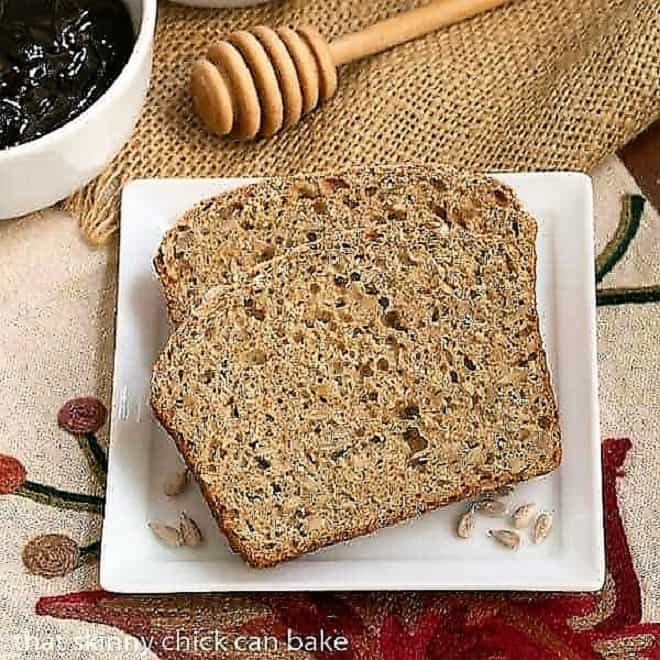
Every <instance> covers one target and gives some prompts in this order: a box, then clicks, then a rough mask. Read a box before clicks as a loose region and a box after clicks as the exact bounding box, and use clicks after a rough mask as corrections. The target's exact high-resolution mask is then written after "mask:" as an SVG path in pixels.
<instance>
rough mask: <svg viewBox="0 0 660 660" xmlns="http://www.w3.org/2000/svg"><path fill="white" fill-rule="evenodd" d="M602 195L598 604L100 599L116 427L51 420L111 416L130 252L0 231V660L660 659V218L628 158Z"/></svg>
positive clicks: (429, 597)
mask: <svg viewBox="0 0 660 660" xmlns="http://www.w3.org/2000/svg"><path fill="white" fill-rule="evenodd" d="M593 176H594V185H595V192H596V248H597V252H598V254H599V255H600V256H599V259H598V262H597V270H598V284H597V287H598V302H599V309H598V363H599V369H600V404H601V418H602V436H603V438H607V439H606V440H604V443H603V456H604V476H605V497H606V509H607V520H606V531H607V566H608V577H607V581H606V584H605V588H604V589H603V591H602V592H601V593H598V594H562V595H533V594H531V595H530V594H528V595H513V594H508V595H506V594H503V595H500V594H460V593H451V594H438V593H426V594H415V593H401V594H343V595H342V594H325V595H314V594H294V595H270V596H264V595H242V596H223V595H220V594H217V595H197V596H185V595H179V596H162V597H142V596H120V595H115V594H109V593H106V592H103V591H101V590H99V587H98V584H97V569H98V563H97V557H98V552H99V538H100V532H101V520H102V509H103V492H104V487H103V484H104V467H105V455H106V451H107V447H106V431H107V423H104V421H105V420H104V419H103V415H102V413H99V412H98V411H97V413H98V414H96V416H94V415H92V418H93V419H91V422H90V420H87V422H89V423H90V425H89V427H85V428H84V429H83V430H84V432H82V433H80V434H78V435H73V434H71V433H69V432H67V430H66V423H62V419H60V425H58V419H57V414H58V411H59V410H60V408H61V406H62V405H63V403H64V402H65V401H67V400H69V399H71V398H74V397H78V396H82V395H90V396H93V397H96V398H97V399H98V400H100V401H102V402H105V403H106V404H107V402H108V401H109V400H110V386H111V364H112V352H113V350H112V349H113V339H114V301H115V282H116V270H117V251H116V243H113V244H112V245H111V246H109V247H108V248H107V249H106V248H104V249H100V250H96V251H95V250H91V249H89V248H88V247H87V246H86V245H85V244H84V242H83V241H82V239H81V238H80V236H79V233H78V229H77V227H76V226H75V224H74V223H73V222H72V221H71V220H70V218H68V217H67V216H66V215H65V214H63V213H61V212H58V211H49V212H46V213H43V214H40V215H37V216H31V217H27V218H24V219H21V220H16V221H13V222H8V223H3V224H2V225H0V282H2V285H1V287H0V310H1V312H0V391H1V392H2V415H0V524H1V525H2V531H3V533H2V536H1V538H0V566H1V569H2V576H3V580H2V586H3V589H2V591H1V592H0V649H2V650H1V651H0V656H1V657H2V658H3V659H4V658H6V659H7V660H14V659H16V660H17V659H19V658H20V659H28V658H30V659H31V658H58V659H59V658H62V659H66V660H68V659H73V658H85V659H87V658H99V659H101V658H104V659H105V658H113V659H114V658H138V657H160V658H172V659H175V658H176V659H179V658H182V659H183V658H185V659H188V658H190V659H192V658H199V657H204V658H207V657H209V658H210V657H212V658H216V657H217V658H219V657H227V658H251V657H253V658H264V657H273V658H275V657H277V658H281V657H290V658H304V657H314V655H316V657H320V658H334V657H346V658H364V659H371V658H374V659H377V658H385V659H388V660H389V659H396V660H399V659H401V660H403V659H410V660H413V659H418V658H420V659H421V658H443V659H447V658H530V659H532V658H592V657H608V658H624V657H625V658H635V657H647V658H659V657H660V626H659V625H658V624H657V623H653V622H655V621H658V620H660V534H659V533H658V522H659V520H660V506H659V503H660V492H659V489H658V487H657V480H658V477H659V475H660V398H659V394H658V392H659V390H660V388H659V387H658V374H660V217H659V216H658V213H657V211H656V210H655V209H654V208H653V206H652V204H650V203H648V201H646V200H645V199H644V197H643V195H641V192H640V190H639V189H638V187H637V185H636V184H635V182H634V180H633V179H632V177H631V176H630V174H629V173H628V171H627V170H626V169H625V167H624V166H623V165H622V163H621V161H620V160H618V159H617V158H615V157H612V158H610V159H609V160H608V161H607V162H606V163H605V164H604V165H602V166H601V167H599V168H598V169H597V170H596V171H595V172H593ZM99 410H100V409H99ZM61 426H64V427H65V428H61ZM576 506H579V502H578V503H576ZM287 629H290V630H294V631H297V633H299V634H300V635H318V633H319V631H320V630H321V629H323V630H324V631H325V632H326V633H328V634H334V635H341V636H345V637H346V638H347V639H348V640H349V647H348V649H347V650H346V651H343V652H331V651H328V650H327V649H326V650H325V651H319V652H318V653H316V654H314V653H313V652H311V651H310V652H305V651H296V650H287V649H286V645H285V644H284V643H283V642H282V640H284V638H285V636H286V631H287ZM213 634H215V635H216V638H217V636H218V635H225V636H227V637H228V638H229V637H232V636H236V635H243V636H248V637H249V638H251V639H252V638H254V639H259V638H262V637H266V636H272V637H273V638H275V639H276V640H280V642H279V643H278V645H277V646H278V648H277V650H273V649H272V648H271V649H270V650H267V649H264V648H263V647H262V648H261V649H258V648H256V647H255V648H253V650H252V651H246V652H243V651H238V650H236V649H233V650H223V648H220V647H219V648H217V649H216V650H215V651H213V652H209V651H205V650H204V648H202V647H200V640H202V639H207V638H208V637H209V635H213ZM195 644H197V647H196V646H195Z"/></svg>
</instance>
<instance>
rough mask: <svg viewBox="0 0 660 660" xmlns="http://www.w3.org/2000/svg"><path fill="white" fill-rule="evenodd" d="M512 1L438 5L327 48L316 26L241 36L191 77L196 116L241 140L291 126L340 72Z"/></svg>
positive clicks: (211, 53) (333, 85)
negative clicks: (405, 43) (347, 65)
mask: <svg viewBox="0 0 660 660" xmlns="http://www.w3.org/2000/svg"><path fill="white" fill-rule="evenodd" d="M509 1H510V0H435V1H434V2H431V3H429V4H427V5H424V6H422V7H419V8H417V9H412V10H411V11H407V12H404V13H402V14H399V15H398V16H394V17H392V18H389V19H386V20H384V21H380V22H379V23H375V24H374V25H371V26H370V27H368V28H366V29H364V30H360V31H359V32H353V33H351V34H346V35H343V36H341V37H339V38H338V39H336V40H335V41H332V42H330V43H328V42H327V41H326V40H325V39H324V38H323V37H322V36H321V34H320V33H319V32H318V30H317V29H316V28H314V27H310V26H302V27H298V28H296V29H295V30H293V29H291V28H288V27H281V28H277V29H275V30H273V29H271V28H269V27H266V26H263V25H260V26H258V27H255V28H253V29H252V30H250V31H249V32H248V31H246V30H239V31H237V32H233V33H232V34H230V35H229V36H228V37H227V39H226V40H224V41H219V42H217V43H214V44H213V45H211V46H210V48H209V49H208V51H207V53H206V57H205V58H204V59H201V60H199V61H198V62H196V64H195V66H194V68H193V72H192V79H191V93H192V98H193V105H194V108H195V112H196V113H197V114H198V115H199V117H200V119H201V120H202V122H203V123H204V125H205V126H206V128H208V129H209V130H210V131H211V132H213V133H217V134H219V135H229V136H230V137H233V138H235V139H238V140H251V139H253V138H255V137H268V136H270V135H273V134H274V133H276V132H277V131H279V130H280V129H282V128H288V127H289V126H293V124H295V123H296V122H298V121H299V120H300V118H301V117H302V116H303V115H304V114H305V113H307V112H309V111H310V110H313V109H314V108H315V107H316V106H317V105H318V104H319V102H320V101H325V100H327V99H329V98H330V97H331V96H333V94H334V93H335V91H336V90H337V68H338V67H339V66H341V65H342V64H347V63H349V62H353V61H355V60H358V59H361V58H363V57H367V56H369V55H374V54H376V53H380V52H382V51H384V50H387V49H389V48H392V47H393V46H397V45H398V44H402V43H404V42H406V41H411V40H412V39H417V38H418V37H421V36H424V35H426V34H429V33H430V32H433V31H434V30H437V29H438V28H441V27H444V26H447V25H451V24H453V23H457V22H459V21H461V20H464V19H466V18H470V17H472V16H475V15H476V14H479V13H481V12H484V11H487V10H489V9H493V8H495V7H498V6H500V5H503V4H505V3H507V2H509Z"/></svg>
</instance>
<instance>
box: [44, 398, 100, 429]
mask: <svg viewBox="0 0 660 660" xmlns="http://www.w3.org/2000/svg"><path fill="white" fill-rule="evenodd" d="M107 416H108V411H107V410H106V408H105V406H104V405H103V404H102V403H101V402H100V401H99V400H98V399H97V398H95V397H93V396H83V397H80V398H78V399H71V400H70V401H67V402H66V403H65V404H64V405H63V406H62V407H61V408H60V411H59V413H57V423H58V424H59V426H60V427H61V428H63V429H64V430H65V431H68V432H69V433H72V434H73V435H84V434H85V433H95V432H96V431H98V430H99V429H100V428H101V427H102V426H103V425H104V424H105V420H106V418H107Z"/></svg>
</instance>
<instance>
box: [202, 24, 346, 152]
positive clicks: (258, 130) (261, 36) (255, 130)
mask: <svg viewBox="0 0 660 660" xmlns="http://www.w3.org/2000/svg"><path fill="white" fill-rule="evenodd" d="M190 89H191V94H192V98H193V105H194V109H195V112H196V113H197V115H198V116H199V117H200V119H201V120H202V122H203V124H204V125H205V126H206V128H207V129H208V130H210V131H212V132H213V133H217V134H219V135H229V136H231V137H234V138H236V139H239V140H251V139H253V138H255V137H268V136H269V135H273V134H274V133H276V132H277V131H279V130H280V129H282V128H287V127H289V126H292V125H293V124H295V123H296V122H297V121H298V120H299V119H300V117H301V116H302V115H303V114H304V113H306V112H309V111H310V110H313V109H314V108H315V107H316V106H317V105H318V103H319V100H320V101H325V100H326V99H328V98H330V97H331V96H332V95H333V94H334V93H335V91H336V90H337V70H336V67H335V64H334V62H333V59H332V55H331V53H330V49H329V47H328V44H327V42H326V41H325V40H324V39H323V37H322V36H321V35H320V34H319V32H318V31H317V30H316V29H315V28H313V27H309V26H304V27H300V28H298V29H297V30H293V29H291V28H279V29H277V30H272V29H270V28H268V27H265V26H258V27H256V28H254V29H253V30H250V31H249V32H248V31H245V30H240V31H237V32H233V33H232V34H231V35H229V37H228V38H227V39H226V40H224V41H219V42H217V43H215V44H213V45H211V46H210V47H209V49H208V51H207V54H206V58H204V59H202V60H199V61H198V62H197V63H196V64H195V66H194V67H193V71H192V78H191V86H190Z"/></svg>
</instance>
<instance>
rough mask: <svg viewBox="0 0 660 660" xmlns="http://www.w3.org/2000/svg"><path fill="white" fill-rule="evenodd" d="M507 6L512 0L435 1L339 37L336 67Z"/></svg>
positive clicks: (334, 45) (332, 48)
mask: <svg viewBox="0 0 660 660" xmlns="http://www.w3.org/2000/svg"><path fill="white" fill-rule="evenodd" d="M507 2H510V0H435V1H434V2H430V3H429V4H427V5H424V6H422V7H418V8H417V9H412V10H410V11H407V12H404V13H402V14H399V15H398V16H393V17H392V18H388V19H386V20H384V21H380V22H379V23H375V24H374V25H371V26H369V27H368V28H365V29H364V30H360V31H359V32H353V33H351V34H345V35H343V36H341V37H339V38H338V39H336V40H335V41H333V42H332V43H331V44H330V52H331V53H332V59H333V60H334V62H335V65H337V66H340V65H342V64H347V63H348V62H353V61H354V60H359V59H361V58H363V57H368V56H369V55H375V54H376V53H381V52H382V51H384V50H387V49H388V48H392V46H397V45H399V44H402V43H405V42H406V41H410V40H411V39H417V38H418V37H422V36H424V35H425V34H429V33H430V32H433V31H434V30H437V29H438V28H441V27H445V26H446V25H451V24H453V23H458V22H459V21H462V20H463V19H465V18H470V17H472V16H475V15H476V14H480V13H481V12H484V11H487V10H489V9H494V8H495V7H499V6H500V5H503V4H506V3H507Z"/></svg>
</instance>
